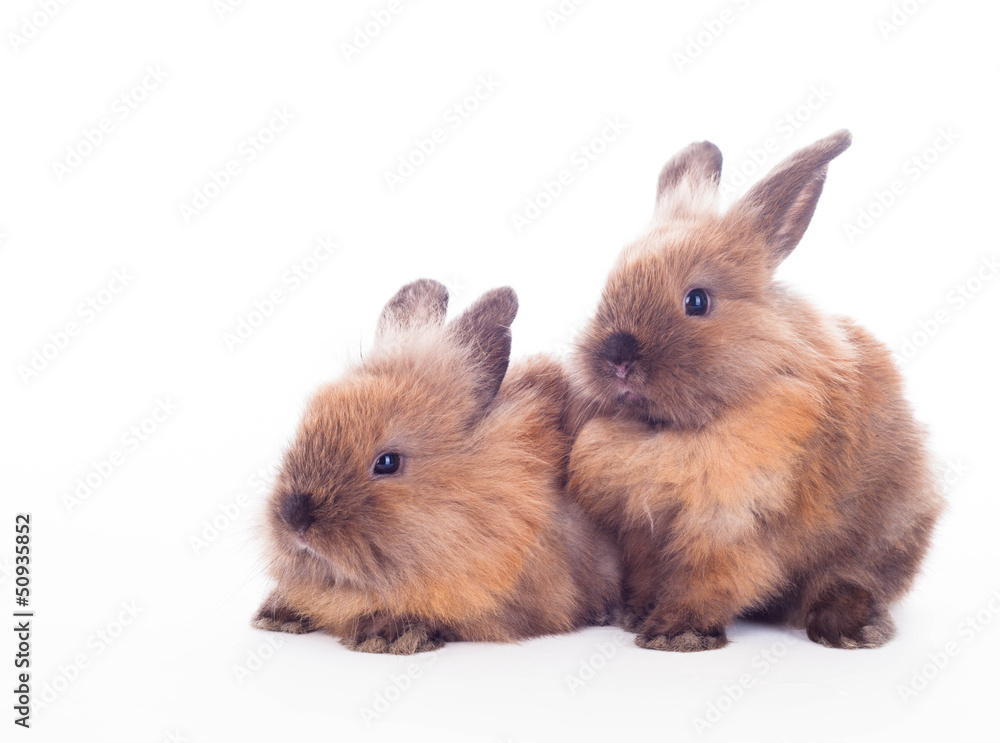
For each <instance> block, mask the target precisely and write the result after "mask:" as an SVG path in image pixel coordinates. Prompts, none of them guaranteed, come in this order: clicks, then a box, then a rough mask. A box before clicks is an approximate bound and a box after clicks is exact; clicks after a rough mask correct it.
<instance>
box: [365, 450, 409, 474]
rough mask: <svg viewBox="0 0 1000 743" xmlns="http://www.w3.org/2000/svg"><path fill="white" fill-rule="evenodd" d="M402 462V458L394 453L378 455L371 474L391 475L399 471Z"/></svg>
mask: <svg viewBox="0 0 1000 743" xmlns="http://www.w3.org/2000/svg"><path fill="white" fill-rule="evenodd" d="M402 462H403V457H402V456H401V455H399V454H396V453H395V452H388V453H386V454H379V456H378V459H376V460H375V466H374V467H372V474H375V475H391V474H392V473H393V472H396V471H397V470H398V469H399V465H400V464H402Z"/></svg>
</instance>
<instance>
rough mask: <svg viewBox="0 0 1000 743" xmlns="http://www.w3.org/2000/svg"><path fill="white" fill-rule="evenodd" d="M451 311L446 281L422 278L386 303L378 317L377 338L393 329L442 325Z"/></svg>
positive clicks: (393, 331) (394, 331)
mask: <svg viewBox="0 0 1000 743" xmlns="http://www.w3.org/2000/svg"><path fill="white" fill-rule="evenodd" d="M447 311H448V290H447V289H445V287H444V284H441V283H438V282H437V281H432V280H431V279H418V280H417V281H414V282H413V283H410V284H407V285H406V286H404V287H403V288H402V289H400V290H399V291H398V292H396V294H395V296H393V298H392V299H390V300H389V301H388V302H387V303H386V305H385V309H383V310H382V316H381V317H379V320H378V327H377V329H376V331H375V342H376V343H378V342H379V341H381V340H382V339H383V338H385V336H386V335H388V334H390V333H398V332H401V331H402V332H406V331H408V330H413V329H416V328H421V327H425V326H428V325H441V324H442V323H443V322H444V317H445V314H446V313H447Z"/></svg>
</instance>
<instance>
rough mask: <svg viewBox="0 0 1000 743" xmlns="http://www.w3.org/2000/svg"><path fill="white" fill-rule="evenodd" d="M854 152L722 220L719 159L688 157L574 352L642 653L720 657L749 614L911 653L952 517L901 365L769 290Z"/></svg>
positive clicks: (839, 143)
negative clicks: (916, 618)
mask: <svg viewBox="0 0 1000 743" xmlns="http://www.w3.org/2000/svg"><path fill="white" fill-rule="evenodd" d="M850 141H851V137H850V134H849V133H848V132H846V131H841V132H837V133H836V134H833V135H832V136H830V137H828V138H826V139H823V140H821V141H819V142H816V143H815V144H813V145H812V146H810V147H807V148H805V149H803V150H801V151H799V152H797V153H795V154H793V155H792V156H791V157H789V158H788V159H787V160H785V161H784V162H782V163H780V164H779V165H778V166H777V167H775V169H774V170H773V171H771V173H769V174H768V175H767V176H766V177H765V178H764V180H763V181H761V182H760V183H758V184H757V185H756V186H755V187H754V188H752V189H751V190H750V192H749V193H747V194H746V195H745V196H744V197H743V198H742V199H740V200H739V201H738V202H737V203H736V204H735V205H733V207H732V208H730V209H729V210H728V211H727V212H725V213H724V214H719V213H718V210H717V208H716V206H715V203H716V198H717V193H716V192H717V187H718V184H719V177H720V173H721V169H722V155H721V154H720V152H719V150H718V148H717V147H715V145H713V144H711V143H709V142H701V143H697V144H693V145H691V146H689V147H688V148H687V149H685V150H683V151H682V152H681V153H680V154H678V155H677V156H676V157H674V159H673V160H671V161H670V162H668V163H667V165H666V166H665V167H664V168H663V171H662V172H661V173H660V178H659V188H658V193H657V206H656V212H655V216H654V219H653V223H652V225H651V227H650V229H649V231H648V232H647V233H646V234H645V235H644V236H643V237H641V238H639V239H638V240H637V241H635V242H634V243H632V244H631V245H629V246H628V247H626V248H625V250H624V252H623V253H622V255H621V257H620V259H619V260H618V263H617V264H616V265H615V267H614V269H613V270H612V272H611V275H610V277H609V279H608V282H607V285H606V286H605V289H604V293H603V295H602V298H601V302H600V305H599V306H598V309H597V312H596V315H595V317H594V318H593V320H592V322H591V324H590V325H589V327H588V328H587V329H586V331H585V332H584V334H583V336H582V339H581V340H580V342H579V344H578V347H577V349H576V351H575V361H574V364H575V369H574V397H575V398H576V399H577V406H576V407H577V408H578V413H577V414H576V416H575V417H576V418H577V419H578V420H579V421H581V422H582V428H581V429H580V430H579V434H578V436H577V438H576V441H575V443H574V446H573V449H572V453H571V458H570V465H569V489H570V491H571V493H573V494H574V496H575V497H576V498H577V499H578V501H579V502H580V503H581V504H582V505H583V506H584V508H585V509H586V510H587V511H589V512H590V514H592V515H593V516H594V517H595V518H596V519H597V520H598V521H599V522H600V523H602V524H603V525H604V526H605V527H606V528H608V529H609V530H611V531H612V533H614V534H615V535H617V539H618V541H619V544H620V546H621V548H622V550H623V554H624V558H623V559H624V563H625V565H624V568H625V573H626V575H625V598H626V616H627V617H628V618H629V621H627V622H626V625H627V626H629V627H630V628H633V629H636V630H637V631H638V637H637V638H636V642H637V644H638V645H640V646H642V647H648V648H655V649H658V650H679V651H692V650H706V649H710V648H718V647H722V646H723V645H725V644H726V642H727V640H726V626H727V625H728V624H730V623H731V622H733V620H735V619H737V618H738V617H750V616H753V617H759V618H769V619H772V620H783V621H787V622H789V623H790V624H791V625H792V626H795V627H804V628H805V629H806V632H807V633H808V636H809V638H810V639H812V640H814V641H816V642H819V643H821V644H823V645H827V646H831V647H838V648H860V647H877V646H879V645H881V644H883V643H885V642H886V641H887V640H889V639H890V638H891V637H892V635H893V634H894V631H895V630H894V625H893V622H892V619H891V617H890V616H889V613H888V611H887V604H889V603H890V602H892V601H893V600H895V599H897V598H899V597H900V596H901V595H902V594H903V593H904V592H905V591H907V590H908V588H909V586H910V584H911V583H912V581H913V578H914V575H915V574H916V572H917V569H918V567H919V564H920V561H921V559H922V558H923V556H924V553H925V551H926V550H927V546H928V541H929V539H930V536H931V532H932V529H933V527H934V523H935V521H936V520H937V518H938V515H939V513H940V511H941V509H942V501H941V499H940V497H939V495H938V494H937V492H936V491H935V486H934V482H933V479H932V476H931V473H930V469H929V465H928V461H927V454H926V451H925V447H924V441H923V433H922V431H921V429H920V428H919V427H918V426H917V425H916V424H915V423H914V421H913V418H912V415H911V412H910V408H909V406H908V405H907V403H906V402H905V401H904V399H903V393H902V389H901V382H900V377H899V374H898V372H897V371H896V369H895V368H894V366H893V363H892V361H891V358H890V355H889V353H888V352H887V350H886V349H885V347H883V346H882V345H881V344H880V343H879V342H878V341H876V340H875V339H874V338H872V336H870V335H869V334H868V333H866V332H865V331H864V330H862V329H861V328H859V327H858V326H857V325H855V324H854V323H852V322H851V321H850V320H847V319H844V318H829V317H825V316H824V315H822V314H820V313H819V312H818V311H817V310H815V309H814V308H813V307H812V306H811V305H810V304H809V303H808V302H807V301H805V300H804V299H802V298H800V297H798V296H796V295H795V294H792V293H791V292H789V291H788V290H787V289H785V288H784V287H783V286H781V285H779V284H777V283H775V281H774V279H773V273H774V270H775V268H776V267H777V266H778V264H779V263H780V262H781V261H782V260H783V259H784V258H785V257H786V256H787V255H788V254H789V253H790V252H791V251H792V249H793V248H794V247H795V246H796V245H797V244H798V242H799V240H800V238H801V237H802V234H803V233H804V232H805V230H806V227H807V226H808V224H809V221H810V219H811V218H812V214H813V211H814V210H815V208H816V202H817V199H818V198H819V195H820V191H821V190H822V188H823V181H824V179H825V177H826V170H827V165H828V164H829V162H830V161H831V160H832V159H833V158H834V157H836V156H837V155H839V154H840V153H841V152H843V151H844V150H845V149H846V148H847V147H848V145H849V144H850ZM588 419H589V420H588Z"/></svg>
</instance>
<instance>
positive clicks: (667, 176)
mask: <svg viewBox="0 0 1000 743" xmlns="http://www.w3.org/2000/svg"><path fill="white" fill-rule="evenodd" d="M721 175H722V153H721V152H720V151H719V148H718V147H716V146H715V145H714V144H712V143H711V142H695V143H694V144H690V145H688V146H687V147H685V148H684V149H683V150H681V151H680V152H678V153H677V154H676V155H674V156H673V158H671V159H670V161H669V162H668V163H667V164H666V165H664V166H663V170H661V171H660V177H659V179H658V180H657V183H656V210H657V212H658V213H661V214H663V215H665V216H670V217H675V216H679V215H683V214H684V213H689V212H693V213H698V212H701V211H704V210H706V209H709V208H711V207H712V206H714V204H715V199H716V195H717V193H718V190H719V178H720V176H721Z"/></svg>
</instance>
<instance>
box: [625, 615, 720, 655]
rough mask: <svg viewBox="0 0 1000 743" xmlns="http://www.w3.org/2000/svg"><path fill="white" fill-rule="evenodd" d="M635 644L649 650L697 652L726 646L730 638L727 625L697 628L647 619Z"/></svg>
mask: <svg viewBox="0 0 1000 743" xmlns="http://www.w3.org/2000/svg"><path fill="white" fill-rule="evenodd" d="M635 644H636V645H638V646H639V647H641V648H646V649H648V650H666V651H669V652H674V653H697V652H700V651H702V650H716V649H718V648H724V647H725V646H726V645H728V644H729V640H728V639H727V638H726V629H725V627H701V628H695V627H690V626H684V625H676V624H667V623H664V622H662V621H659V620H656V619H647V620H646V621H645V622H643V624H642V626H641V627H640V628H639V634H638V635H637V636H636V638H635Z"/></svg>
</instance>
